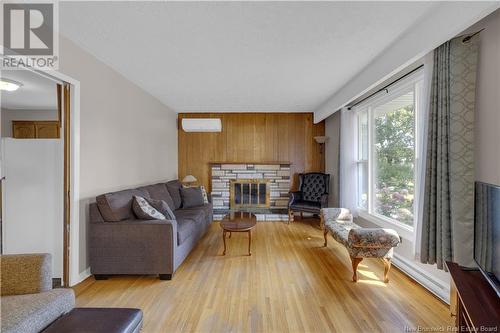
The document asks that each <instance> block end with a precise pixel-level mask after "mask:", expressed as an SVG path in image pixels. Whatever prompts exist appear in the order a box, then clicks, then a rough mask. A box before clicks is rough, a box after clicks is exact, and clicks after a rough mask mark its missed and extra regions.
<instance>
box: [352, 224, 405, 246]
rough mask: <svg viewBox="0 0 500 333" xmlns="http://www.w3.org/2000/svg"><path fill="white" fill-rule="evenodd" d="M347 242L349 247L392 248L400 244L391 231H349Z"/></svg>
mask: <svg viewBox="0 0 500 333" xmlns="http://www.w3.org/2000/svg"><path fill="white" fill-rule="evenodd" d="M347 241H348V243H349V246H351V247H364V248H393V247H395V246H398V245H399V243H401V238H400V237H399V235H398V233H397V232H396V231H395V230H393V229H383V228H359V229H351V230H350V231H349V235H348V237H347Z"/></svg>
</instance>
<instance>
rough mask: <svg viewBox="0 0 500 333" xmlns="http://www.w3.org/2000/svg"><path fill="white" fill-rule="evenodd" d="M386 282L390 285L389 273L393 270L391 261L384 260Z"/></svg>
mask: <svg viewBox="0 0 500 333" xmlns="http://www.w3.org/2000/svg"><path fill="white" fill-rule="evenodd" d="M383 261H384V282H385V283H389V271H390V269H391V259H387V258H384V259H383Z"/></svg>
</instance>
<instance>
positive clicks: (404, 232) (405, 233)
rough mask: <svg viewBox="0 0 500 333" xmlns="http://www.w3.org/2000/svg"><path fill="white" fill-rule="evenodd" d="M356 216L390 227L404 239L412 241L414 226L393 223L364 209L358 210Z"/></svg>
mask: <svg viewBox="0 0 500 333" xmlns="http://www.w3.org/2000/svg"><path fill="white" fill-rule="evenodd" d="M358 216H359V217H360V218H362V219H364V220H367V221H368V222H372V223H374V224H376V225H378V226H379V227H382V228H390V229H394V230H396V231H397V233H398V234H399V235H400V236H401V237H403V238H404V239H406V240H409V241H410V242H413V238H414V228H412V227H410V226H406V225H403V224H401V223H394V222H392V221H390V220H388V219H387V220H386V219H383V218H380V217H377V216H375V215H372V214H370V213H368V212H367V211H365V210H359V211H358Z"/></svg>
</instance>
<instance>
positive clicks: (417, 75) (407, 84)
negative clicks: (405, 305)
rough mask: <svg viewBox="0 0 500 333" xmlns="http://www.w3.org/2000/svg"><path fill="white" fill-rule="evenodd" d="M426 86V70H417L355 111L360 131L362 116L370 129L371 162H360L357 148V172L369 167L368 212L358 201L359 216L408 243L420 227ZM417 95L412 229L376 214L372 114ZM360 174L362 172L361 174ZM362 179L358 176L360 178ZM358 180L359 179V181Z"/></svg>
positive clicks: (369, 156)
mask: <svg viewBox="0 0 500 333" xmlns="http://www.w3.org/2000/svg"><path fill="white" fill-rule="evenodd" d="M423 84H424V71H423V69H420V70H417V71H416V72H414V73H412V74H411V75H409V76H408V77H406V78H404V79H402V80H401V81H399V82H397V83H395V84H394V85H392V86H391V87H390V88H388V89H387V90H385V91H384V92H382V93H380V94H377V95H375V96H373V97H371V98H369V99H367V100H366V101H364V102H363V103H362V104H359V105H357V106H356V107H355V109H354V111H355V112H356V113H357V115H358V119H357V124H358V125H357V129H359V122H360V119H361V118H360V117H359V115H360V114H361V113H363V112H366V113H367V117H368V119H367V125H368V160H364V159H360V150H359V147H360V146H361V145H362V143H359V144H358V145H357V147H356V149H357V150H358V153H357V156H358V160H357V165H358V169H359V166H360V165H361V164H364V163H367V164H368V180H367V181H368V200H367V208H364V207H360V206H359V203H360V198H359V197H358V198H357V200H356V202H357V205H358V207H357V208H358V215H359V216H360V217H361V218H363V219H366V220H368V221H371V222H373V223H375V224H377V225H379V226H382V227H386V228H395V229H396V230H397V231H398V232H399V233H400V234H401V236H403V238H407V239H412V238H413V235H414V231H415V230H416V225H417V223H418V218H419V216H418V207H419V197H420V196H419V192H420V190H421V189H420V186H419V185H420V184H421V182H420V176H421V172H420V161H421V159H422V158H423V156H422V153H423V152H422V149H421V147H420V146H421V142H422V135H423V121H424V120H423V119H422V115H423V114H424V113H423V112H422V109H421V107H422V106H423V105H422V101H423V98H424V96H423V91H424V89H423ZM406 91H407V92H410V91H413V92H414V105H415V162H414V163H415V167H414V179H415V193H414V203H413V216H414V221H413V226H409V225H407V224H404V223H402V222H399V221H397V220H395V219H391V218H388V217H386V216H383V215H381V214H378V213H376V212H375V211H374V198H375V196H374V181H375V179H374V168H375V166H374V162H373V161H374V160H375V159H374V158H375V151H374V149H373V143H374V139H375V137H374V136H375V131H374V128H373V127H374V124H375V121H374V112H373V111H372V110H373V109H374V108H376V107H378V106H380V105H382V104H384V103H386V102H388V101H390V100H392V99H394V97H395V95H398V94H403V93H405V92H406ZM357 135H358V139H359V133H357ZM358 172H359V171H358ZM358 177H359V176H358ZM358 179H359V178H358ZM360 188H361V186H360V185H359V184H358V188H357V189H356V192H357V195H358V196H359V194H360V192H359V189H360Z"/></svg>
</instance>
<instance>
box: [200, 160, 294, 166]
mask: <svg viewBox="0 0 500 333" xmlns="http://www.w3.org/2000/svg"><path fill="white" fill-rule="evenodd" d="M208 164H209V165H212V164H257V165H267V164H272V165H278V164H280V165H292V163H290V162H280V161H268V162H245V161H243V162H212V161H210V162H208Z"/></svg>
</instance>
